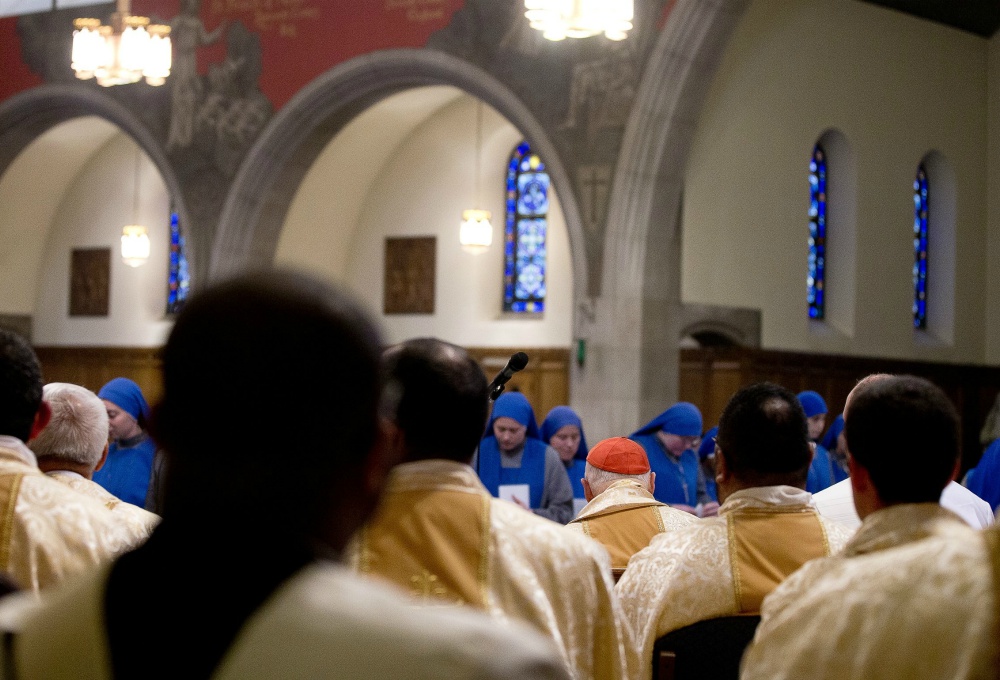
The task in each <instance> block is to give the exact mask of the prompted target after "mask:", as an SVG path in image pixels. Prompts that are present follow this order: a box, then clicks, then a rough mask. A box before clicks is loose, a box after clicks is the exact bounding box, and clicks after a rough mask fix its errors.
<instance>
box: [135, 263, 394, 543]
mask: <svg viewBox="0 0 1000 680" xmlns="http://www.w3.org/2000/svg"><path fill="white" fill-rule="evenodd" d="M379 345H380V338H379V334H378V332H377V330H376V328H375V326H374V324H373V323H372V321H371V320H370V319H369V318H368V317H367V315H366V314H365V313H364V312H362V310H361V308H360V307H359V306H358V304H356V303H355V302H354V301H353V300H352V299H351V298H350V297H348V296H347V295H346V294H345V293H343V292H342V291H340V290H338V289H336V288H334V287H332V286H330V285H327V284H325V283H322V282H320V281H317V280H315V279H312V278H309V277H307V276H304V275H301V274H295V273H291V272H281V271H279V272H262V273H257V274H254V275H245V276H241V277H239V278H235V279H232V280H230V281H228V282H224V283H221V284H219V285H215V286H212V287H210V288H208V289H207V290H205V291H203V292H201V293H198V294H196V295H194V296H193V297H192V298H191V300H190V301H189V302H188V303H187V305H186V306H185V308H184V310H183V311H182V312H181V314H180V315H179V316H178V318H177V322H176V324H175V325H174V328H173V331H172V332H171V334H170V337H169V339H168V340H167V344H166V347H165V348H164V350H163V397H162V402H161V403H160V404H159V406H158V408H157V409H156V410H155V412H154V416H153V424H152V430H153V434H154V436H155V438H156V440H157V441H158V442H159V443H160V444H161V445H162V446H163V447H164V448H165V449H166V450H167V452H168V455H169V457H168V461H169V468H168V477H167V480H168V481H167V488H166V497H165V501H164V507H165V512H164V517H165V518H170V517H176V516H183V515H190V516H192V517H193V519H195V520H197V519H198V518H199V517H205V516H210V514H211V513H214V512H218V513H224V514H223V516H225V517H228V518H232V520H233V521H234V522H247V523H249V522H261V521H264V522H268V523H269V524H270V525H278V526H282V527H283V528H282V529H281V530H282V531H285V532H290V533H295V532H306V533H315V532H316V531H319V526H320V525H322V524H323V523H324V522H327V521H328V520H329V519H330V517H331V514H332V515H333V516H334V517H335V521H336V522H337V523H338V524H343V525H345V526H343V527H341V529H342V530H343V531H347V530H348V529H350V528H351V527H349V526H346V525H351V524H360V523H361V521H363V520H364V518H365V517H366V516H367V513H368V512H369V511H370V508H371V504H372V503H373V501H374V498H373V494H375V493H377V492H378V490H379V489H380V487H381V478H380V472H378V470H379V469H380V466H381V462H380V455H381V454H380V453H379V450H380V447H376V446H375V445H376V443H381V437H380V436H379V432H380V430H379V426H378V416H377V405H378V400H379V392H380V384H379V351H380V347H379ZM336 533H338V537H336V538H335V540H334V542H339V541H340V540H341V539H342V538H346V537H342V536H339V534H340V533H342V531H337V532H336ZM335 547H339V546H335Z"/></svg>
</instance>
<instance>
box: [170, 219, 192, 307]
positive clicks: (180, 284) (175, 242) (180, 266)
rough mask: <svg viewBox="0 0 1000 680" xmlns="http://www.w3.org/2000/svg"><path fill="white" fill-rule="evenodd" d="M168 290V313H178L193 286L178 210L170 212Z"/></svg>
mask: <svg viewBox="0 0 1000 680" xmlns="http://www.w3.org/2000/svg"><path fill="white" fill-rule="evenodd" d="M168 281H169V288H168V291H167V314H177V313H178V312H180V311H181V309H183V308H184V302H185V301H186V300H187V297H188V292H189V291H190V288H191V278H190V276H189V275H188V262H187V255H185V250H184V237H183V236H182V235H181V225H180V218H179V217H178V216H177V211H176V210H172V211H171V212H170V274H169V278H168Z"/></svg>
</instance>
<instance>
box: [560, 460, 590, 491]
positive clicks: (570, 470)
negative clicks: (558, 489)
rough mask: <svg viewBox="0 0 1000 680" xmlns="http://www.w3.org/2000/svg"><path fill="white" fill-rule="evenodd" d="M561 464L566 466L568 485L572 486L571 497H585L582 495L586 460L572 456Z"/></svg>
mask: <svg viewBox="0 0 1000 680" xmlns="http://www.w3.org/2000/svg"><path fill="white" fill-rule="evenodd" d="M563 465H565V466H566V474H568V475H569V483H570V486H572V487H573V498H586V497H585V496H584V495H583V475H584V473H585V472H586V471H587V461H586V460H580V459H579V458H574V459H573V460H571V461H570V462H569V463H563Z"/></svg>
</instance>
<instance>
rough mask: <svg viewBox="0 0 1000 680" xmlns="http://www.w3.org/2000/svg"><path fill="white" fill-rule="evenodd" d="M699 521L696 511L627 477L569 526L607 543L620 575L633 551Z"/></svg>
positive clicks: (616, 573)
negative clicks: (675, 504)
mask: <svg viewBox="0 0 1000 680" xmlns="http://www.w3.org/2000/svg"><path fill="white" fill-rule="evenodd" d="M697 521H698V519H697V518H696V517H695V516H694V515H692V514H690V513H687V512H683V511H681V510H677V509H675V508H671V507H670V506H669V505H666V504H665V503H661V502H659V501H658V500H656V499H655V498H653V495H652V494H651V493H649V492H648V491H646V489H645V488H643V486H642V485H641V484H640V483H639V482H637V481H635V480H634V479H623V480H621V481H618V482H615V483H614V484H612V485H611V486H609V487H608V488H607V489H605V490H604V491H603V492H602V493H600V494H598V495H597V496H595V497H594V499H593V500H591V501H590V502H589V503H587V505H586V506H585V507H584V508H583V510H581V511H580V514H579V515H578V516H577V517H576V519H574V520H573V521H572V522H570V523H569V524H567V525H566V528H567V529H569V530H571V531H578V532H582V533H583V534H584V535H585V536H589V537H590V538H592V539H594V540H595V541H597V542H598V543H600V544H601V545H603V546H604V547H605V548H606V549H607V551H608V554H609V555H610V556H611V568H612V569H613V570H614V575H615V579H618V578H620V577H621V575H622V573H623V572H624V571H625V567H627V566H628V561H629V559H630V558H631V557H632V555H634V554H635V553H637V552H639V551H640V550H642V549H643V548H645V547H646V546H647V545H649V541H650V540H652V538H653V536H656V535H657V534H662V533H663V532H665V531H673V530H675V529H679V528H680V527H683V526H687V525H689V524H693V523H694V522H697Z"/></svg>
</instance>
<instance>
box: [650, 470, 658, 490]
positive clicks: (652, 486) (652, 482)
mask: <svg viewBox="0 0 1000 680" xmlns="http://www.w3.org/2000/svg"><path fill="white" fill-rule="evenodd" d="M655 488H656V473H655V472H653V471H652V470H650V471H649V493H653V490H654V489H655Z"/></svg>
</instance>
